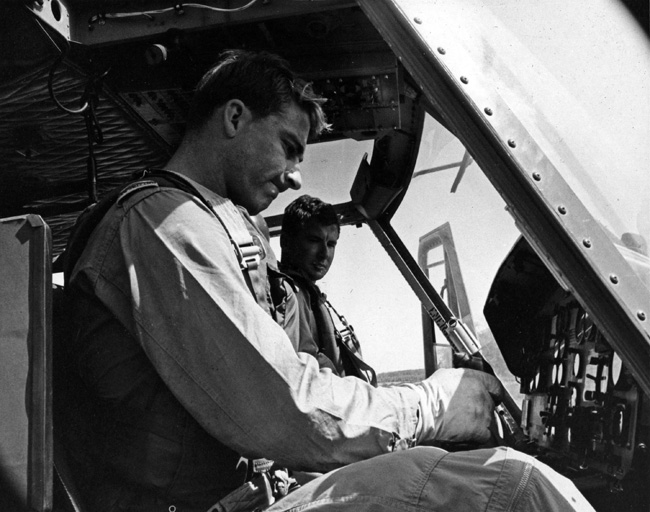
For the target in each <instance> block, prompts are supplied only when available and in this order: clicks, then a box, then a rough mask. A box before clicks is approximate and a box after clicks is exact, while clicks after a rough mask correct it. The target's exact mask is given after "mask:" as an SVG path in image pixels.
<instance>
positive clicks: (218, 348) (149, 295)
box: [55, 51, 580, 512]
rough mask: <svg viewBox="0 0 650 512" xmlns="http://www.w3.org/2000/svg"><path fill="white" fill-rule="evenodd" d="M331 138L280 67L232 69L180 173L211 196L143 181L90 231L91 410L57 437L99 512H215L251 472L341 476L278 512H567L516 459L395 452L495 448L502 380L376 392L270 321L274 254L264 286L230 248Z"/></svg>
mask: <svg viewBox="0 0 650 512" xmlns="http://www.w3.org/2000/svg"><path fill="white" fill-rule="evenodd" d="M323 127H324V118H323V115H322V110H321V108H320V105H319V100H318V99H317V98H316V97H314V95H313V94H312V93H311V90H310V89H309V87H307V86H306V85H305V84H304V83H303V82H301V81H299V80H298V79H297V78H296V77H295V76H294V75H293V74H292V73H291V71H290V70H289V68H288V66H287V65H286V63H285V62H284V61H283V60H282V59H280V58H278V57H276V56H272V55H269V54H265V53H252V52H245V51H231V52H227V53H226V54H225V55H223V56H222V58H221V60H220V62H219V63H218V64H217V65H216V66H215V67H214V68H213V69H212V70H211V71H209V72H208V74H207V75H206V76H205V78H204V79H203V80H202V81H201V82H200V83H199V85H198V90H197V95H196V99H195V103H194V107H193V108H192V111H191V113H190V120H189V122H188V126H187V132H186V134H185V137H184V139H183V141H182V143H181V145H180V147H179V148H178V150H177V151H176V153H175V154H174V155H173V157H172V158H171V160H170V161H169V163H168V164H167V166H166V167H167V169H168V170H170V171H174V172H175V173H177V174H178V176H179V177H180V178H179V179H181V180H184V181H185V182H189V183H190V184H191V185H192V186H193V187H194V190H195V191H196V192H197V193H191V192H188V191H187V190H184V189H179V188H177V187H170V186H164V185H159V184H156V183H155V182H153V183H152V182H151V181H150V180H149V181H147V180H144V181H141V182H139V183H138V184H137V185H136V186H130V187H127V188H125V189H124V190H123V191H122V193H121V194H120V195H119V197H118V198H117V200H116V202H115V203H114V204H113V205H112V206H111V207H110V209H109V210H108V212H107V213H106V215H104V216H103V218H102V220H101V222H100V223H99V224H98V225H97V227H96V228H95V229H94V231H93V233H92V235H91V236H90V238H89V240H88V243H87V245H86V247H85V250H84V251H83V253H82V254H81V256H80V257H79V259H78V260H77V261H76V264H75V265H74V269H73V270H72V272H71V273H70V279H69V280H68V282H67V290H68V293H69V295H70V298H71V301H72V305H73V307H74V308H75V311H76V314H75V321H76V323H77V326H78V328H77V331H78V333H77V336H76V337H75V338H74V339H73V340H71V343H70V345H69V347H68V348H69V350H68V359H67V360H66V362H68V363H70V367H71V368H72V370H73V371H74V372H76V373H77V374H78V376H79V377H80V378H81V380H82V381H83V387H84V388H85V390H86V392H87V395H88V397H89V398H88V401H87V403H85V404H84V405H83V407H80V408H79V409H78V411H76V412H77V413H78V414H79V415H80V416H81V418H79V417H77V416H76V415H75V417H76V418H77V419H79V420H80V421H79V422H78V423H79V429H78V430H73V429H72V428H71V426H68V425H66V426H63V428H61V429H60V430H59V431H60V432H62V433H68V434H71V435H70V436H68V437H71V438H73V439H72V440H71V441H73V442H74V441H76V442H77V446H76V448H77V451H75V456H76V457H75V460H74V466H75V467H76V468H78V469H80V471H77V473H76V476H77V478H78V479H79V481H78V484H79V486H80V487H81V490H82V493H83V497H84V499H85V501H86V506H87V508H88V510H92V511H93V512H107V511H118V510H119V511H125V510H128V511H139V512H145V511H146V512H149V511H151V512H153V511H156V512H159V511H161V510H172V509H173V510H177V511H179V512H180V511H183V512H188V511H189V512H204V511H205V510H206V509H208V508H209V507H210V506H211V505H213V504H214V503H215V502H216V501H217V500H220V499H221V498H222V497H224V496H225V495H227V494H228V493H230V492H231V491H233V490H235V489H236V488H237V487H238V486H240V484H241V483H242V482H243V479H244V473H245V471H244V469H245V468H242V466H243V464H241V456H244V457H249V458H255V457H269V458H271V459H273V460H275V461H277V462H278V463H280V464H282V465H285V466H287V467H289V468H293V469H304V470H312V471H322V472H325V471H330V470H332V469H335V468H340V467H342V466H347V467H345V468H343V469H342V470H341V471H340V472H339V473H334V474H326V475H324V476H323V477H321V478H320V479H317V480H315V481H313V482H312V483H310V484H308V485H305V486H304V487H302V488H300V489H298V490H297V491H295V492H293V493H291V494H289V496H287V497H286V498H284V499H283V500H280V501H279V502H278V503H276V504H275V505H273V506H272V507H271V508H270V509H269V510H270V511H280V510H289V509H290V508H291V507H299V508H301V509H303V507H307V508H308V509H310V510H317V509H323V508H327V507H329V505H330V504H331V503H333V502H336V503H339V504H341V503H343V505H341V506H343V507H347V509H348V510H357V511H362V510H367V509H369V508H372V507H375V508H373V510H377V509H378V508H377V507H379V509H382V510H395V509H396V508H403V507H402V504H405V503H413V506H415V507H420V509H423V510H429V509H434V508H435V507H437V505H436V503H438V502H443V503H444V502H447V503H451V504H452V505H449V506H450V509H455V510H461V509H467V510H469V509H471V507H474V506H475V505H477V504H478V505H479V507H478V508H481V507H482V508H484V509H485V508H486V507H485V506H482V505H481V504H484V502H485V501H486V500H492V501H493V502H496V501H499V502H506V503H512V502H513V501H514V505H513V506H514V507H517V506H519V505H521V501H522V500H524V501H525V500H529V499H530V498H529V496H530V493H531V492H533V491H534V492H535V495H534V496H535V500H536V501H534V503H535V504H536V505H539V506H540V507H543V508H544V509H546V510H562V509H563V508H562V506H560V505H558V504H557V503H558V502H560V501H561V503H563V504H564V503H565V499H564V498H562V497H561V495H560V493H559V491H558V490H557V489H556V488H555V487H554V486H553V483H548V478H545V479H544V481H545V482H546V484H545V485H544V486H543V487H541V486H538V487H536V488H534V489H533V488H532V487H531V485H534V486H537V485H538V483H539V481H540V476H539V473H538V472H539V465H538V464H537V463H536V461H534V460H533V459H531V458H528V457H525V456H523V455H520V454H517V452H513V451H503V450H500V451H493V450H488V451H487V452H486V451H481V450H479V452H481V455H480V456H477V455H476V454H473V453H472V452H463V453H461V454H448V453H447V452H444V451H442V450H438V449H435V448H415V449H413V450H406V451H401V452H399V453H390V452H394V451H397V450H400V449H401V448H406V447H408V446H411V445H413V444H419V443H424V442H430V441H435V440H465V441H467V440H469V441H478V442H482V441H485V440H486V439H487V438H488V437H489V430H488V426H489V424H490V421H491V419H492V411H493V403H494V400H495V399H496V400H498V398H499V396H500V393H501V392H502V390H501V387H500V385H499V383H498V381H496V379H494V378H492V377H490V376H488V375H484V374H480V373H478V372H471V371H449V372H436V374H435V375H434V376H432V377H431V378H429V379H427V380H426V381H424V382H422V383H419V384H417V385H405V386H395V387H390V388H373V387H371V386H369V385H367V384H366V383H364V382H362V381H360V380H358V379H349V378H339V377H336V376H335V375H333V374H332V372H328V371H325V370H322V371H321V370H320V368H319V366H318V364H317V362H316V360H315V359H314V358H312V357H310V356H309V355H306V354H296V352H295V350H294V349H293V347H292V346H291V343H290V342H289V340H288V338H287V336H286V334H285V333H284V331H283V330H282V329H281V328H280V327H279V326H278V325H277V324H276V323H275V322H274V320H273V318H272V313H273V310H272V309H273V305H272V304H271V303H270V302H269V301H268V300H267V297H268V296H269V293H267V292H268V282H267V281H266V275H265V269H266V264H267V260H268V259H269V258H272V253H271V250H270V248H269V247H268V246H266V245H265V244H264V243H263V240H262V239H263V237H257V242H258V243H260V244H261V245H262V247H261V248H260V253H261V258H262V260H261V262H260V265H259V271H257V270H256V271H254V272H249V273H246V274H245V273H244V271H243V270H242V268H245V269H250V270H254V269H253V268H252V267H253V266H254V265H253V266H251V265H250V264H249V263H246V264H243V260H242V258H241V254H240V253H241V252H242V251H241V248H240V247H239V245H238V243H237V242H236V241H233V237H235V236H236V233H237V232H239V231H240V229H239V228H241V226H243V227H244V230H247V231H249V232H250V233H251V235H255V234H256V233H258V232H257V231H255V229H254V228H253V226H252V223H251V221H250V218H249V217H248V215H249V214H251V215H254V214H257V213H258V212H260V211H262V210H264V209H265V208H266V207H268V206H269V204H270V203H271V202H272V201H273V200H274V199H275V198H276V197H277V195H278V194H279V193H281V192H283V191H285V190H287V189H288V188H298V187H299V186H300V175H299V163H300V161H301V160H302V156H303V153H304V151H305V147H306V144H307V140H308V137H309V135H310V134H314V135H315V134H317V133H318V132H319V131H320V130H321V129H322V128H323ZM233 226H235V228H236V229H232V227H233ZM253 238H255V237H253ZM249 281H250V282H252V285H251V286H250V287H249ZM55 393H56V390H55ZM493 397H494V398H493ZM73 405H74V404H73ZM382 454H387V455H383V456H381V455H382ZM378 456H379V457H378ZM77 457H78V458H79V459H80V460H76V459H77ZM367 459H369V460H367ZM359 461H365V462H359ZM355 463H358V464H355ZM546 469H548V468H546ZM472 471H473V472H472ZM468 475H469V476H471V475H475V479H471V478H466V476H468ZM551 476H552V477H553V478H560V477H559V476H557V475H556V474H555V473H553V474H552V475H551ZM387 479H388V480H390V481H391V482H392V484H391V486H390V487H389V486H388V485H387V483H386V480H387ZM471 480H475V481H476V483H475V484H474V483H473V482H472V481H471ZM563 484H566V482H565V481H563ZM468 489H471V491H470V490H468ZM522 489H523V490H522ZM567 489H568V491H566V490H565V492H570V493H574V491H575V489H573V488H572V487H571V486H570V484H568V487H567ZM341 492H345V496H344V497H343V498H340V497H339V496H340V493H341ZM386 493H388V495H387V494H386ZM579 498H580V497H579V495H578V496H577V497H575V496H574V495H573V494H572V495H571V496H570V497H569V498H568V499H579ZM285 500H287V501H286V502H285ZM517 500H520V501H519V502H517ZM310 504H311V505H310ZM319 504H320V505H319ZM453 504H456V505H458V504H460V505H462V506H456V507H454V505H453ZM398 505H399V506H398ZM405 506H406V505H405ZM563 506H564V509H569V508H570V507H569V506H568V505H563ZM468 507H469V508H468ZM474 509H475V508H474ZM227 510H228V509H227ZM230 510H232V509H230Z"/></svg>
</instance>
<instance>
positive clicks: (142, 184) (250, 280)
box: [63, 169, 268, 304]
mask: <svg viewBox="0 0 650 512" xmlns="http://www.w3.org/2000/svg"><path fill="white" fill-rule="evenodd" d="M135 179H136V181H134V182H133V183H131V184H129V185H127V186H126V187H122V188H121V189H116V190H114V191H112V192H110V193H109V194H108V195H107V196H105V197H104V198H102V199H101V200H100V201H99V202H98V203H95V204H93V205H91V206H90V207H88V208H86V210H84V212H83V213H82V214H81V215H80V216H79V218H78V219H77V222H76V224H75V226H74V228H73V230H72V233H71V235H70V238H69V239H68V244H67V246H66V249H65V253H64V255H63V265H64V269H63V270H64V273H65V280H66V282H69V278H70V276H71V274H72V270H73V269H74V266H75V265H76V263H77V261H78V260H79V258H80V257H81V254H82V252H83V251H84V249H85V247H86V245H87V243H88V240H89V239H90V236H91V234H92V232H93V231H94V230H95V228H96V227H97V226H98V225H99V223H100V222H101V220H102V219H103V218H104V216H105V215H106V213H107V212H108V210H109V209H110V208H111V207H112V206H113V205H114V204H115V203H119V202H121V201H123V200H124V199H126V198H127V197H129V196H130V195H132V194H134V193H136V192H139V191H141V190H143V189H146V188H150V187H171V188H177V189H179V190H182V191H184V192H187V193H188V194H191V195H193V196H194V197H196V198H197V199H199V200H200V201H201V202H202V203H203V204H205V205H206V206H207V207H208V209H209V210H210V211H211V212H212V213H213V214H214V216H215V217H216V218H217V220H218V221H219V222H220V223H221V225H222V227H223V228H224V230H225V231H226V234H227V235H228V239H229V240H230V243H231V245H232V247H233V250H234V253H235V256H236V258H237V261H238V262H239V266H240V268H241V270H242V272H243V275H244V279H245V281H246V284H247V286H248V288H249V290H250V291H251V293H252V294H253V296H254V297H255V299H256V300H257V302H258V303H259V304H264V303H266V302H267V301H268V298H267V296H268V293H267V291H266V287H265V286H264V280H265V276H264V277H261V276H259V275H258V274H259V270H260V259H261V252H262V250H261V248H260V247H258V246H257V245H256V244H255V242H254V240H253V236H252V235H251V233H250V231H249V229H248V228H247V226H246V222H245V221H244V218H243V216H242V213H241V212H240V211H239V209H238V208H237V207H236V206H235V205H234V204H233V203H232V202H231V201H229V200H227V199H223V198H218V200H210V199H207V198H206V197H205V196H204V195H203V194H202V193H201V192H200V191H199V190H198V189H197V187H196V186H195V185H194V184H193V183H192V182H191V181H189V180H188V179H187V178H185V177H184V176H183V175H181V174H178V173H175V172H172V171H167V170H163V169H146V170H144V171H142V172H140V173H138V174H137V175H136V176H135Z"/></svg>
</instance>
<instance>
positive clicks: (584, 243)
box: [582, 238, 591, 249]
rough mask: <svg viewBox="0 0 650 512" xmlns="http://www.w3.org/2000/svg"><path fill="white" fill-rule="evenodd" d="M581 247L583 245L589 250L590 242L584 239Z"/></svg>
mask: <svg viewBox="0 0 650 512" xmlns="http://www.w3.org/2000/svg"><path fill="white" fill-rule="evenodd" d="M582 245H584V246H585V247H586V248H587V249H589V248H590V247H591V240H589V239H588V238H585V239H584V240H583V241H582Z"/></svg>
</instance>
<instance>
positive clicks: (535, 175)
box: [533, 172, 542, 181]
mask: <svg viewBox="0 0 650 512" xmlns="http://www.w3.org/2000/svg"><path fill="white" fill-rule="evenodd" d="M533 179H534V180H535V181H542V175H541V174H540V173H538V172H534V173H533Z"/></svg>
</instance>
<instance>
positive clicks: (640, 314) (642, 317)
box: [636, 310, 646, 322]
mask: <svg viewBox="0 0 650 512" xmlns="http://www.w3.org/2000/svg"><path fill="white" fill-rule="evenodd" d="M636 316H637V318H638V319H639V320H641V321H642V322H645V319H646V314H645V311H641V310H639V311H637V312H636Z"/></svg>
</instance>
